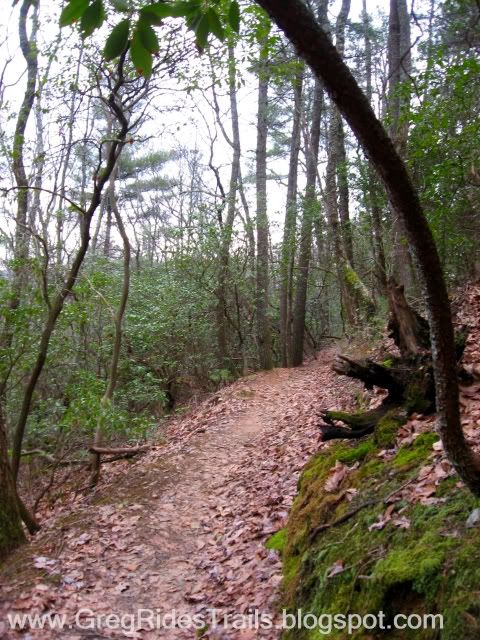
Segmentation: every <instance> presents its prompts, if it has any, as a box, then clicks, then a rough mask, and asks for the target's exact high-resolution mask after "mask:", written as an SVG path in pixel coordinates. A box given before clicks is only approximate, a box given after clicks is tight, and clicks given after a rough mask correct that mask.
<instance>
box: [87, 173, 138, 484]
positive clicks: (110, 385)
mask: <svg viewBox="0 0 480 640" xmlns="http://www.w3.org/2000/svg"><path fill="white" fill-rule="evenodd" d="M117 173H118V169H117V170H116V171H114V172H113V173H112V175H111V176H110V181H109V186H108V192H107V197H108V200H109V208H110V210H111V211H112V213H113V215H114V217H115V222H116V224H117V229H118V232H119V233H120V236H121V238H122V242H123V282H122V293H121V296H120V302H119V304H118V309H117V312H116V314H115V317H114V327H115V338H114V341H113V349H112V359H111V361H110V370H109V374H108V382H107V387H106V389H105V393H104V394H103V397H102V399H101V401H100V414H99V417H98V421H97V427H96V430H95V437H94V439H93V446H94V447H99V446H100V445H101V444H102V438H103V434H104V427H105V424H104V423H105V413H106V412H107V410H108V408H109V407H110V406H111V404H112V402H113V394H114V392H115V387H116V385H117V377H118V363H119V360H120V349H121V346H122V333H123V330H122V329H123V317H124V315H125V309H126V306H127V302H128V293H129V289H130V256H131V249H130V242H129V240H128V236H127V232H126V231H125V226H124V224H123V220H122V217H121V215H120V212H119V210H118V204H117V197H116V194H115V180H116V178H117ZM91 466H92V473H91V476H90V486H92V487H94V486H95V485H96V484H97V483H98V481H99V479H100V468H101V459H100V454H99V453H93V454H92V456H91Z"/></svg>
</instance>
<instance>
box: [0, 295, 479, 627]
mask: <svg viewBox="0 0 480 640" xmlns="http://www.w3.org/2000/svg"><path fill="white" fill-rule="evenodd" d="M459 300H460V302H461V304H460V303H457V304H456V305H454V306H456V307H457V323H458V324H467V325H469V326H470V329H471V330H470V334H469V336H468V340H467V348H466V351H465V357H464V364H465V365H466V366H467V368H469V369H470V371H471V372H472V373H473V374H474V375H475V377H476V379H477V382H476V383H475V384H473V385H471V386H469V387H463V388H462V389H461V396H460V401H461V407H462V424H463V426H464V430H465V434H466V437H467V439H468V440H469V442H470V443H471V444H472V445H473V446H474V447H475V448H476V449H478V448H479V445H480V382H478V380H479V379H480V285H475V286H470V287H469V288H467V289H466V290H465V291H464V292H463V293H462V295H461V296H459ZM342 346H346V345H342ZM337 350H338V349H337V348H328V349H324V350H323V351H321V352H320V353H319V354H317V358H316V359H313V360H311V361H310V362H308V363H307V364H306V365H304V366H303V367H299V368H296V369H275V370H273V371H270V372H261V373H256V374H253V375H250V376H247V377H245V378H242V379H240V380H238V381H237V382H235V383H234V384H232V385H230V386H228V387H225V388H224V389H222V390H220V391H219V392H217V393H215V394H213V395H211V396H210V397H209V398H207V399H206V400H205V401H204V402H202V403H201V404H199V405H197V406H196V407H195V408H193V409H191V410H190V411H189V412H188V413H186V414H185V415H183V416H177V417H175V418H172V419H170V420H169V421H168V422H167V427H166V432H165V433H164V434H163V436H164V442H163V443H162V444H153V445H152V448H151V449H150V450H149V451H148V452H147V453H146V454H144V455H142V456H141V457H139V458H137V459H135V460H134V461H133V462H132V461H119V462H115V463H113V464H109V465H106V466H105V467H104V470H103V476H102V480H101V482H100V484H99V485H98V487H97V488H96V490H95V491H94V492H93V493H90V494H86V495H85V493H82V492H80V493H77V494H74V493H72V494H71V496H70V502H66V501H65V500H64V501H62V502H60V504H57V505H55V508H54V509H53V510H52V512H51V513H50V514H47V513H44V514H43V515H44V527H43V529H42V531H41V532H40V533H39V534H38V535H37V536H36V537H35V538H34V539H33V540H32V541H31V542H30V544H29V545H25V546H24V547H23V548H22V549H20V550H19V551H18V552H17V553H15V554H13V555H12V556H11V557H10V558H9V559H8V560H7V562H6V563H5V565H4V566H3V567H2V569H1V570H0V638H5V639H8V640H10V639H13V638H23V640H36V639H40V638H41V639H42V640H50V639H52V638H62V639H66V640H74V639H76V640H81V639H83V638H122V637H123V638H139V639H145V640H151V639H152V640H153V639H157V638H166V639H167V640H170V639H171V640H177V639H194V638H196V637H202V638H205V639H209V640H214V639H216V640H249V639H252V638H262V639H265V640H274V639H275V640H278V638H279V635H280V634H279V631H278V630H275V629H262V630H253V629H251V628H248V629H244V630H239V629H238V628H232V627H237V618H235V617H230V618H228V619H227V624H224V621H223V619H222V618H221V616H222V615H223V614H227V615H228V614H230V615H231V616H238V615H241V614H243V615H248V612H249V611H252V610H257V611H260V612H263V614H264V615H265V616H268V619H269V620H272V621H273V622H274V623H275V622H276V618H275V616H276V615H278V614H276V613H275V612H276V608H275V601H276V598H277V597H278V593H279V585H280V582H281V577H282V576H281V562H280V560H279V557H278V555H277V553H276V552H275V551H273V550H269V549H268V547H267V546H266V543H267V541H268V540H269V538H270V537H271V536H272V534H274V533H275V532H277V531H278V530H279V529H281V528H282V527H284V525H285V523H286V521H287V517H288V513H289V510H290V507H291V505H292V503H293V500H294V498H295V495H296V493H297V481H298V478H299V476H300V473H301V471H302V469H303V467H304V466H305V464H306V463H307V462H308V461H309V460H310V458H311V457H312V455H313V454H314V453H315V452H317V451H318V450H319V449H322V448H325V449H326V453H327V452H328V450H329V448H330V446H331V443H325V444H323V443H321V442H320V430H319V424H320V423H321V418H320V414H321V412H322V411H324V410H326V409H334V408H335V409H349V408H354V407H355V406H358V405H359V404H360V405H361V406H363V407H365V406H366V405H367V406H368V404H371V403H374V402H375V401H378V396H377V397H375V393H373V392H371V393H370V394H365V393H364V392H363V391H362V390H361V387H360V385H357V384H356V383H355V382H353V381H351V380H349V379H346V378H343V377H339V376H337V375H336V374H334V373H333V371H332V369H331V364H332V360H333V357H334V355H335V353H336V351H337ZM353 355H355V354H353ZM356 355H359V354H358V353H357V354H356ZM364 355H365V353H364ZM434 428H435V416H429V417H422V416H418V415H413V416H412V417H411V419H410V420H409V422H408V423H407V424H406V425H404V427H402V428H401V429H400V431H399V433H398V438H397V440H398V442H397V445H398V446H396V448H395V449H393V450H391V451H389V452H385V451H380V452H379V453H378V456H377V457H378V459H379V460H380V461H382V460H384V459H387V458H388V459H390V458H391V457H392V456H395V455H396V453H395V452H397V451H398V450H399V447H405V446H407V447H408V445H409V443H413V442H415V439H416V438H418V437H419V436H420V435H421V434H422V433H424V432H426V431H427V432H428V431H432V430H434ZM353 446H356V445H355V443H354V445H353ZM427 453H429V455H430V457H429V458H428V463H426V464H424V465H423V466H421V469H420V471H419V473H418V477H415V478H413V479H411V480H409V482H408V483H407V484H405V486H403V485H402V486H401V487H400V489H397V491H396V492H395V497H394V501H395V504H397V503H398V504H400V502H401V500H404V501H405V504H417V503H418V504H421V505H426V506H428V505H431V504H436V503H438V502H442V501H445V500H446V499H447V498H445V497H444V498H437V497H436V496H435V493H436V491H437V489H438V486H439V484H440V483H442V482H444V481H445V479H448V478H450V476H453V477H452V478H451V480H453V481H454V482H455V487H457V488H458V487H461V483H460V482H458V480H457V479H456V477H455V474H454V472H453V469H452V468H451V465H449V463H448V461H447V460H446V459H445V455H444V452H443V449H442V447H441V443H439V442H435V444H433V446H432V447H431V451H430V449H429V450H428V452H427ZM372 455H376V454H372ZM327 458H328V456H327ZM355 468H356V465H354V466H353V467H347V465H345V464H340V463H338V461H337V463H336V464H335V465H333V463H332V467H331V469H330V471H329V475H328V481H327V484H328V485H329V486H328V491H336V490H338V488H339V486H340V485H341V483H342V482H344V481H345V478H348V477H349V475H351V474H352V473H353V471H352V470H354V469H355ZM82 482H84V478H83V479H82V478H79V479H77V484H82ZM455 487H454V488H455ZM325 490H327V485H325ZM460 490H461V489H460ZM355 492H356V491H355V490H351V494H352V495H350V499H352V496H354V494H355ZM357 493H358V492H357ZM347 494H348V491H344V492H343V494H342V495H345V496H346V498H348V497H349V496H348V495H347ZM357 497H358V496H357ZM399 501H400V502H399ZM402 504H403V503H402ZM393 508H395V507H393ZM47 516H48V517H47ZM462 517H463V516H462ZM407 520H408V519H407V518H405V517H403V518H402V517H396V516H395V515H394V514H393V513H392V506H390V505H389V506H388V507H387V509H386V511H385V513H383V512H382V514H381V515H380V517H379V519H378V522H376V523H374V524H373V525H371V526H370V528H369V529H368V531H372V530H374V531H380V530H383V529H384V527H386V526H387V524H388V526H392V527H394V529H395V528H397V529H398V528H400V529H401V530H408V527H409V526H410V523H409V522H408V521H407ZM367 535H370V534H367ZM338 571H339V570H338ZM338 571H337V572H336V573H338ZM332 575H333V574H332ZM82 609H84V610H85V609H86V610H87V611H85V612H84V613H83V615H82V617H81V620H80V623H81V624H80V625H78V624H76V615H77V613H78V612H79V611H80V610H82ZM140 609H143V610H147V613H144V614H143V615H144V616H147V617H144V618H143V622H138V620H136V619H134V618H129V617H125V618H124V620H123V629H119V628H108V627H109V626H110V627H118V624H117V622H118V621H117V620H116V619H115V618H112V619H110V621H109V620H108V619H107V618H106V617H105V616H106V615H107V614H114V615H117V616H121V615H123V614H136V613H137V612H138V610H140ZM212 609H215V611H216V617H217V619H218V622H219V624H218V626H217V627H216V628H215V627H214V626H213V625H210V627H209V628H207V627H205V626H203V624H204V622H207V623H208V622H209V621H211V617H212V614H211V610H212ZM173 611H175V615H176V622H177V626H174V625H173V623H172V612H173ZM50 613H52V614H58V615H60V616H64V620H63V621H64V623H65V626H64V628H63V630H59V629H58V628H56V629H54V630H51V629H47V628H44V629H36V630H35V629H32V628H30V627H29V625H28V624H27V623H26V624H25V625H24V627H23V629H17V630H15V631H14V630H11V629H10V628H9V627H10V625H9V624H7V623H8V618H7V614H10V615H11V614H14V615H15V614H16V615H17V616H18V617H17V621H18V623H19V624H20V622H21V618H22V616H23V615H24V614H30V615H31V614H40V615H41V614H50ZM150 613H151V614H152V615H154V614H158V618H157V619H154V620H153V622H154V623H155V624H157V625H158V627H159V628H157V629H155V630H151V629H150V628H149V627H150V622H151V619H149V618H148V616H149V615H150ZM182 613H184V614H187V616H189V618H185V619H181V618H180V615H181V614H182ZM165 615H166V616H167V617H166V618H165ZM194 615H197V616H198V617H197V618H193V616H194ZM244 620H245V619H244V618H242V619H241V622H240V623H243V621H244ZM191 623H193V624H194V625H195V626H198V627H201V628H199V629H198V630H196V629H193V628H192V626H189V627H188V628H181V627H182V624H185V625H187V626H188V625H190V624H191ZM162 625H163V627H162ZM167 625H168V626H174V628H165V627H166V626H167ZM247 626H248V625H247ZM81 627H83V628H81Z"/></svg>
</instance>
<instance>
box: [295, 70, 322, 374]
mask: <svg viewBox="0 0 480 640" xmlns="http://www.w3.org/2000/svg"><path fill="white" fill-rule="evenodd" d="M322 112H323V87H322V84H321V82H320V81H319V80H318V79H317V80H316V81H315V89H314V96H313V104H312V115H311V125H310V134H309V140H308V141H307V144H306V145H305V146H306V155H307V182H306V186H305V197H304V200H303V217H302V225H301V229H300V251H299V256H298V265H297V272H298V276H297V281H296V289H295V304H294V310H293V323H292V325H293V326H292V365H293V366H294V367H298V366H299V365H301V364H302V362H303V341H304V336H305V318H306V314H307V292H308V274H309V270H310V258H311V255H312V228H313V221H314V218H315V217H317V216H319V203H318V199H317V196H316V193H315V186H316V181H317V163H318V149H319V146H320V123H321V120H322Z"/></svg>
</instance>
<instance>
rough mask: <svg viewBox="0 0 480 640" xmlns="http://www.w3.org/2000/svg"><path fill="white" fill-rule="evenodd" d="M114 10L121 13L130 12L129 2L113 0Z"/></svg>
mask: <svg viewBox="0 0 480 640" xmlns="http://www.w3.org/2000/svg"><path fill="white" fill-rule="evenodd" d="M111 3H112V5H113V8H114V9H116V10H117V11H120V12H121V13H127V12H128V11H130V7H129V6H128V2H127V1H126V0H111Z"/></svg>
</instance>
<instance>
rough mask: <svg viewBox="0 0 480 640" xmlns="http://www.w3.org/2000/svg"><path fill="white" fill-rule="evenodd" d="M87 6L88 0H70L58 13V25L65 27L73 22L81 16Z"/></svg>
mask: <svg viewBox="0 0 480 640" xmlns="http://www.w3.org/2000/svg"><path fill="white" fill-rule="evenodd" d="M87 7H88V0H70V2H69V3H68V4H67V6H66V7H64V9H63V11H62V13H61V14H60V26H61V27H65V26H67V25H68V24H73V23H74V22H76V21H77V20H78V19H79V18H81V17H82V15H83V13H84V11H85V10H86V9H87Z"/></svg>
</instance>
